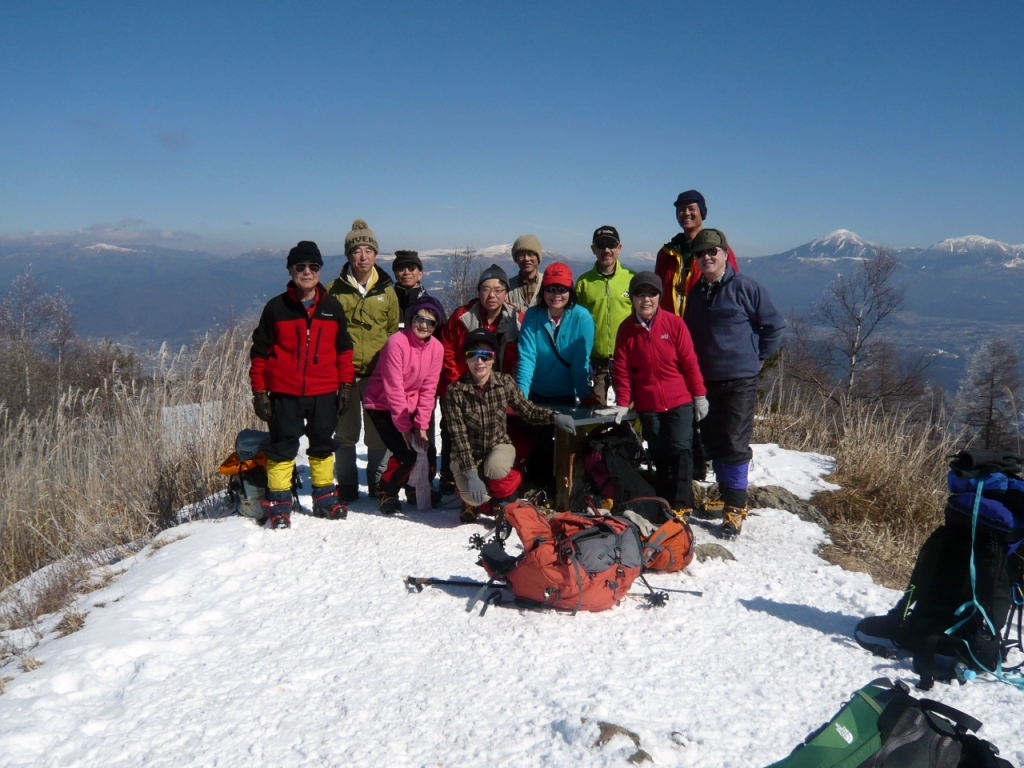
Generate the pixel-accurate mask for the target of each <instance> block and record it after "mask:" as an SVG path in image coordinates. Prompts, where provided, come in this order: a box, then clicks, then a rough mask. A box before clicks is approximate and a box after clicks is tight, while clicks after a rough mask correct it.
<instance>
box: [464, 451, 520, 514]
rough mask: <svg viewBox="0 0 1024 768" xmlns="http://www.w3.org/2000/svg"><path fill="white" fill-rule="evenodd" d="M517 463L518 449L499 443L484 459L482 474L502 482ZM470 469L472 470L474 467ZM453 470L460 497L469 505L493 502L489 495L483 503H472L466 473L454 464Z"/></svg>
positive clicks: (481, 466)
mask: <svg viewBox="0 0 1024 768" xmlns="http://www.w3.org/2000/svg"><path fill="white" fill-rule="evenodd" d="M515 463H516V449H515V448H514V447H513V446H511V445H509V444H508V443H498V444H497V445H496V446H494V447H493V448H491V452H490V453H488V454H487V456H486V457H485V458H484V462H483V464H481V465H480V474H481V475H482V476H483V477H484V478H489V479H491V480H501V478H503V477H505V475H507V474H508V473H509V472H511V471H512V465H513V464H515ZM469 469H470V470H472V469H473V467H470V468H469ZM452 470H453V471H454V475H455V487H456V488H458V489H459V495H460V496H461V497H462V498H463V500H464V501H465V502H466V503H467V504H469V505H470V506H471V507H478V506H480V504H483V503H484V502H487V501H490V500H491V495H490V494H487V496H486V497H485V498H484V500H483V501H480V502H477V501H470V499H469V482H468V481H467V480H466V473H465V472H463V471H462V468H461V467H458V466H456V465H454V464H453V465H452Z"/></svg>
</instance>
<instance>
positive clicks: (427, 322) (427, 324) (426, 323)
mask: <svg viewBox="0 0 1024 768" xmlns="http://www.w3.org/2000/svg"><path fill="white" fill-rule="evenodd" d="M412 321H413V322H414V323H416V325H422V326H423V327H424V328H436V327H437V320H431V319H430V318H429V317H425V316H423V315H416V317H414V318H413V319H412Z"/></svg>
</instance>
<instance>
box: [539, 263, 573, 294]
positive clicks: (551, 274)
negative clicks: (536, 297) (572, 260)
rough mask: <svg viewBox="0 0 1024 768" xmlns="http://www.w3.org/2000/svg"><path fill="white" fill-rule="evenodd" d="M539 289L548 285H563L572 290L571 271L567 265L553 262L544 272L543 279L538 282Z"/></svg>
mask: <svg viewBox="0 0 1024 768" xmlns="http://www.w3.org/2000/svg"><path fill="white" fill-rule="evenodd" d="M540 284H541V287H546V286H549V285H564V286H565V287H566V288H572V270H571V269H569V265H567V264H563V263H562V262H560V261H553V262H551V263H550V264H548V266H547V269H545V270H544V279H543V280H541V281H540Z"/></svg>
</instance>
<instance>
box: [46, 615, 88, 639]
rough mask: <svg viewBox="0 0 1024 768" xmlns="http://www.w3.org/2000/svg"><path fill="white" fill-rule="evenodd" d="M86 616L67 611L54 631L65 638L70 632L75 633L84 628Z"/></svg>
mask: <svg viewBox="0 0 1024 768" xmlns="http://www.w3.org/2000/svg"><path fill="white" fill-rule="evenodd" d="M87 615H88V614H86V613H83V612H82V611H68V612H67V613H65V614H64V615H63V616H62V617H61V620H60V621H58V622H57V626H56V627H54V629H55V630H56V631H57V632H59V633H60V636H61V637H67V636H68V635H70V634H71V633H72V632H77V631H78V630H80V629H81V628H82V627H84V626H85V617H86V616H87Z"/></svg>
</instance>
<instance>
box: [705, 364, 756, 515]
mask: <svg viewBox="0 0 1024 768" xmlns="http://www.w3.org/2000/svg"><path fill="white" fill-rule="evenodd" d="M704 386H705V387H707V390H708V394H707V398H708V415H707V418H705V419H704V421H702V422H701V423H700V433H701V436H702V437H703V438H704V449H705V450H706V451H707V454H708V458H710V459H711V461H712V465H713V466H714V468H715V477H716V478H717V479H718V489H719V492H720V493H721V496H722V501H723V502H725V503H726V504H727V505H729V506H731V507H737V508H739V509H744V508H746V506H747V469H748V468H749V465H750V460H751V459H752V458H754V452H753V451H752V450H750V440H751V438H753V436H754V410H755V409H756V408H757V377H756V376H752V377H750V378H748V379H731V380H728V381H705V382H704Z"/></svg>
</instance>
